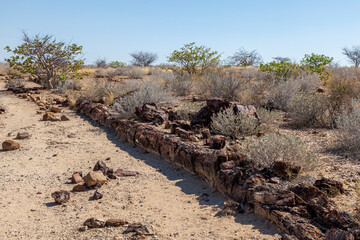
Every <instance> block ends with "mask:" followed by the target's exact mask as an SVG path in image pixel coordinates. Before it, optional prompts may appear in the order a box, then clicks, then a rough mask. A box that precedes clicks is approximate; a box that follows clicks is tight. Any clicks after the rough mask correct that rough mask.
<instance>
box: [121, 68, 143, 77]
mask: <svg viewBox="0 0 360 240" xmlns="http://www.w3.org/2000/svg"><path fill="white" fill-rule="evenodd" d="M124 70H125V75H126V76H128V78H131V79H143V78H144V77H145V75H146V73H145V71H144V69H142V68H141V67H134V66H130V67H127V68H125V69H124Z"/></svg>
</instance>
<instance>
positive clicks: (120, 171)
mask: <svg viewBox="0 0 360 240" xmlns="http://www.w3.org/2000/svg"><path fill="white" fill-rule="evenodd" d="M138 174H139V172H136V171H129V170H124V169H121V168H119V169H117V170H116V172H115V173H114V175H115V176H117V177H131V176H136V175H138Z"/></svg>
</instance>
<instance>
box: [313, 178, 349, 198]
mask: <svg viewBox="0 0 360 240" xmlns="http://www.w3.org/2000/svg"><path fill="white" fill-rule="evenodd" d="M314 187H317V188H318V189H320V190H321V191H323V192H324V193H326V195H328V196H329V197H335V196H336V195H339V194H343V193H344V192H345V189H344V186H343V184H342V183H341V182H339V181H336V180H333V179H328V178H322V179H320V180H316V181H315V183H314Z"/></svg>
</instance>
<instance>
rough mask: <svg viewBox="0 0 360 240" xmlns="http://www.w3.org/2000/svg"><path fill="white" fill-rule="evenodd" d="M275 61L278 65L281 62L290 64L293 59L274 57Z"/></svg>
mask: <svg viewBox="0 0 360 240" xmlns="http://www.w3.org/2000/svg"><path fill="white" fill-rule="evenodd" d="M273 59H274V60H275V61H277V62H278V63H280V62H290V61H291V59H290V58H289V57H273Z"/></svg>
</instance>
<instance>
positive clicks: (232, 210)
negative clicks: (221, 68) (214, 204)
mask: <svg viewBox="0 0 360 240" xmlns="http://www.w3.org/2000/svg"><path fill="white" fill-rule="evenodd" d="M239 207H240V204H239V203H238V202H234V201H232V200H228V201H226V202H224V204H223V206H222V209H221V212H220V213H221V215H222V216H227V215H231V216H236V214H238V213H239Z"/></svg>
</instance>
